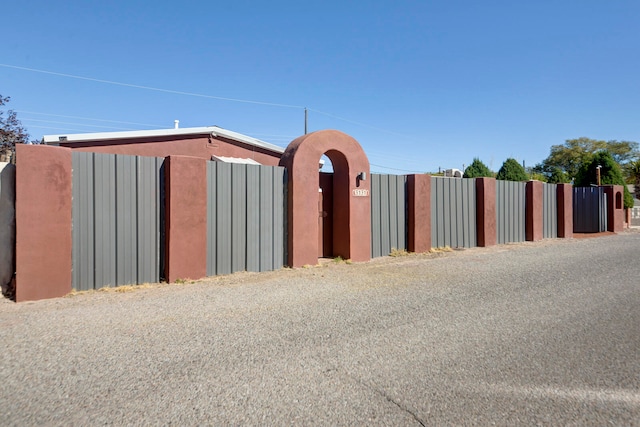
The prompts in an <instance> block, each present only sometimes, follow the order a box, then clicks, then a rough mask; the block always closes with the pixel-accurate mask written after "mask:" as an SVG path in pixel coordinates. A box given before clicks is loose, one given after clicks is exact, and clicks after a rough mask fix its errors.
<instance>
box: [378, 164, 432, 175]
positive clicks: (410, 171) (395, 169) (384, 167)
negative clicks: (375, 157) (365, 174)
mask: <svg viewBox="0 0 640 427" xmlns="http://www.w3.org/2000/svg"><path fill="white" fill-rule="evenodd" d="M369 166H375V167H377V168H383V169H389V170H394V171H400V172H409V173H425V172H424V171H412V170H407V169H398V168H390V167H387V166H382V165H376V164H373V163H369Z"/></svg>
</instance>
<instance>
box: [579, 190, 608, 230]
mask: <svg viewBox="0 0 640 427" xmlns="http://www.w3.org/2000/svg"><path fill="white" fill-rule="evenodd" d="M602 231H607V198H606V196H605V194H604V188H602V187H574V189H573V232H574V233H599V232H602Z"/></svg>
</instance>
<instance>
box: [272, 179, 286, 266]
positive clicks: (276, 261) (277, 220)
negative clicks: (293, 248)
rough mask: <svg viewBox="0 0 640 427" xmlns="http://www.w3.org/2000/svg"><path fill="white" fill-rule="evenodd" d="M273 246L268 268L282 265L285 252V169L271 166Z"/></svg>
mask: <svg viewBox="0 0 640 427" xmlns="http://www.w3.org/2000/svg"><path fill="white" fill-rule="evenodd" d="M272 185H273V222H272V223H271V224H272V227H273V246H272V254H273V260H272V263H273V264H272V266H271V267H270V268H268V270H273V269H276V268H280V267H282V266H283V265H284V263H285V259H286V253H287V237H286V236H287V234H286V231H287V227H286V224H287V209H286V206H287V170H286V169H285V168H282V167H274V168H273V184H272Z"/></svg>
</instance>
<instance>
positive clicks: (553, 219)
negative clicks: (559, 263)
mask: <svg viewBox="0 0 640 427" xmlns="http://www.w3.org/2000/svg"><path fill="white" fill-rule="evenodd" d="M542 229H543V237H544V238H545V239H555V238H557V237H558V186H557V185H556V184H547V183H546V182H545V183H543V184H542Z"/></svg>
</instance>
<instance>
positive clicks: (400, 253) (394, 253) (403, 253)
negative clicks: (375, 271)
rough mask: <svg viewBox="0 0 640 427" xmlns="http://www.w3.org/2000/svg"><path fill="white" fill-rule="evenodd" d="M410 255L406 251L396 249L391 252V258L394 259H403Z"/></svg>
mask: <svg viewBox="0 0 640 427" xmlns="http://www.w3.org/2000/svg"><path fill="white" fill-rule="evenodd" d="M408 255H410V254H409V252H407V250H406V249H396V248H391V252H389V256H392V257H401V256H408Z"/></svg>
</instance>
